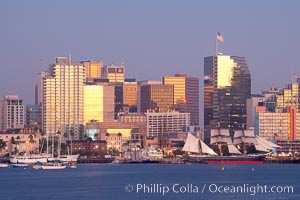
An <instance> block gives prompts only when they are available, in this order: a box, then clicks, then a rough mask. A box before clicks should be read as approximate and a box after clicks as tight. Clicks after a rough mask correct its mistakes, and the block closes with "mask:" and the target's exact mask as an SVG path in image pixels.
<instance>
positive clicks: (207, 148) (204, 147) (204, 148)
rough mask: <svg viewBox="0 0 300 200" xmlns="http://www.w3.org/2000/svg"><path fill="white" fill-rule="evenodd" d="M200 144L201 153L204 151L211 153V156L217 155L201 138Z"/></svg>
mask: <svg viewBox="0 0 300 200" xmlns="http://www.w3.org/2000/svg"><path fill="white" fill-rule="evenodd" d="M200 144H201V149H202V153H206V154H209V155H213V156H216V155H217V154H216V153H215V152H214V150H212V149H211V148H209V147H208V146H207V145H206V144H205V143H204V142H203V141H202V140H200Z"/></svg>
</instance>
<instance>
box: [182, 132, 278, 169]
mask: <svg viewBox="0 0 300 200" xmlns="http://www.w3.org/2000/svg"><path fill="white" fill-rule="evenodd" d="M199 141H200V142H199ZM210 144H211V146H215V147H217V148H218V150H219V152H220V155H217V154H216V153H215V152H214V151H213V150H212V149H211V148H210V147H208V146H207V145H206V144H205V143H204V142H203V141H202V140H200V139H199V138H197V137H196V136H193V135H192V134H190V133H189V134H188V137H187V140H186V143H185V145H184V147H183V149H182V150H183V151H186V152H191V153H197V154H202V155H198V156H197V155H192V156H191V157H197V158H198V159H199V161H200V162H201V163H207V164H263V160H264V158H265V155H264V154H247V152H246V149H247V147H248V146H249V145H254V146H255V148H256V150H257V151H259V152H269V151H270V150H271V149H272V148H274V147H279V146H278V145H276V144H273V143H271V142H268V141H266V140H264V139H262V138H260V137H255V136H254V131H253V130H238V131H235V135H234V141H233V142H232V140H231V137H230V135H229V129H212V130H211V141H210ZM224 146H226V147H227V148H228V154H229V155H223V149H224V148H223V147H224ZM237 146H238V147H239V148H240V149H242V150H243V154H242V153H241V152H240V151H239V149H238V148H237Z"/></svg>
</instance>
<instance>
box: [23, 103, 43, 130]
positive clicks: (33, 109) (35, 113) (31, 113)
mask: <svg viewBox="0 0 300 200" xmlns="http://www.w3.org/2000/svg"><path fill="white" fill-rule="evenodd" d="M26 128H37V129H38V130H40V131H41V130H42V108H41V106H40V105H36V104H35V105H27V106H26Z"/></svg>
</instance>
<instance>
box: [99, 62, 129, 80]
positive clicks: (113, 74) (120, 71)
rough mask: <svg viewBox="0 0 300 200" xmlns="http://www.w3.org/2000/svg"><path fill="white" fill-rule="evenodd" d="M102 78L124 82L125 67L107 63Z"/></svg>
mask: <svg viewBox="0 0 300 200" xmlns="http://www.w3.org/2000/svg"><path fill="white" fill-rule="evenodd" d="M102 78H104V79H108V80H109V82H112V83H123V82H124V79H125V67H124V66H117V65H114V64H113V65H107V66H105V67H103V68H102Z"/></svg>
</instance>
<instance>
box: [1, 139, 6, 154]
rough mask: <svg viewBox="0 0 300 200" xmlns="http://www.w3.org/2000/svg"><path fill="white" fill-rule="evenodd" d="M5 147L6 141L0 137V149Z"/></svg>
mask: <svg viewBox="0 0 300 200" xmlns="http://www.w3.org/2000/svg"><path fill="white" fill-rule="evenodd" d="M5 147H6V142H5V141H4V140H3V139H0V151H2V149H5Z"/></svg>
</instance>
